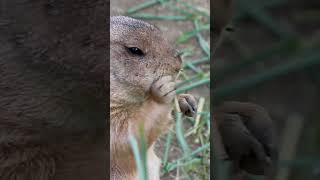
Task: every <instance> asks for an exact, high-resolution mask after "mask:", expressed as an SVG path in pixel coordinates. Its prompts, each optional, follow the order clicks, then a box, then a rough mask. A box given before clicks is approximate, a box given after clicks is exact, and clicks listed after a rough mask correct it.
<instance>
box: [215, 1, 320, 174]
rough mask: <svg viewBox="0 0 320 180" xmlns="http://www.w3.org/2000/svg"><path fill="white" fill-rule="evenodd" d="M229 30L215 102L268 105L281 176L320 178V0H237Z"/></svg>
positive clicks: (220, 50)
mask: <svg viewBox="0 0 320 180" xmlns="http://www.w3.org/2000/svg"><path fill="white" fill-rule="evenodd" d="M227 30H228V31H226V32H225V33H224V41H223V43H222V44H221V46H220V47H219V48H218V49H217V52H216V53H217V54H216V55H215V57H216V58H215V59H214V62H213V64H214V68H213V69H214V71H213V72H212V74H213V79H212V81H213V84H214V87H213V91H214V92H213V97H212V98H213V99H214V100H213V102H214V104H213V106H215V105H217V104H219V103H221V102H223V101H225V100H238V101H248V102H253V103H256V104H259V105H262V106H263V107H265V108H266V109H267V110H268V111H269V113H270V115H271V117H272V119H273V120H274V122H275V126H276V128H277V133H278V137H279V139H278V144H279V159H280V161H279V164H278V171H277V175H276V177H275V180H319V179H320V1H319V0H290V1H289V0H268V1H265V0H236V2H235V12H234V18H233V21H232V22H231V23H230V25H229V26H228V27H227ZM246 179H263V178H262V177H248V178H246Z"/></svg>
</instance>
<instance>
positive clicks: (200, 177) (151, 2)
mask: <svg viewBox="0 0 320 180" xmlns="http://www.w3.org/2000/svg"><path fill="white" fill-rule="evenodd" d="M110 11H111V12H110V14H111V16H115V15H125V16H130V17H134V18H136V19H141V20H144V21H147V22H149V23H151V24H153V25H156V26H157V27H158V28H159V29H160V30H161V31H162V32H163V36H164V37H165V38H167V39H168V40H169V42H171V43H172V46H173V47H174V48H176V49H177V50H178V51H179V52H180V53H181V57H182V60H183V69H182V71H181V72H180V74H179V76H178V79H177V84H176V86H177V93H178V94H179V93H189V94H192V95H194V96H195V97H196V99H197V101H198V113H197V115H196V116H195V117H194V118H188V117H184V116H182V117H181V116H180V115H179V114H178V113H177V112H176V111H174V112H173V114H174V121H173V122H172V127H170V129H169V131H168V132H164V133H163V136H162V137H161V138H160V139H159V142H157V144H156V148H155V149H156V154H157V155H158V156H159V157H160V158H161V160H162V167H161V179H162V180H172V179H179V180H207V179H210V112H209V110H210V108H209V107H210V104H209V103H210V96H209V94H210V87H209V84H210V1H209V0H130V1H128V0H111V1H110ZM173 106H174V107H175V109H176V107H177V104H173Z"/></svg>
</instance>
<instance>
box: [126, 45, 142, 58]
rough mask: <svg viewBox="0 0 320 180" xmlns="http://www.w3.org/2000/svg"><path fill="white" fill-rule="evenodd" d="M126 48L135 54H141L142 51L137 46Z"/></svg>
mask: <svg viewBox="0 0 320 180" xmlns="http://www.w3.org/2000/svg"><path fill="white" fill-rule="evenodd" d="M128 50H129V52H130V53H131V54H134V55H137V56H143V55H144V53H143V52H142V50H141V49H139V48H137V47H128Z"/></svg>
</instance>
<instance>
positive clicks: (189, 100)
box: [178, 94, 197, 117]
mask: <svg viewBox="0 0 320 180" xmlns="http://www.w3.org/2000/svg"><path fill="white" fill-rule="evenodd" d="M178 102H179V106H180V109H181V112H182V113H183V114H184V115H186V116H189V117H193V116H195V114H196V112H197V101H196V99H195V98H194V96H193V95H191V94H179V95H178Z"/></svg>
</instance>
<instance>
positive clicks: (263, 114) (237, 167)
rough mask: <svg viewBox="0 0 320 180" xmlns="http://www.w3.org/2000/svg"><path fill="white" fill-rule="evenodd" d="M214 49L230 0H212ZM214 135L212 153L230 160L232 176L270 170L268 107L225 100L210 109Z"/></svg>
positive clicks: (227, 16) (273, 157)
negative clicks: (212, 116)
mask: <svg viewBox="0 0 320 180" xmlns="http://www.w3.org/2000/svg"><path fill="white" fill-rule="evenodd" d="M212 3H213V9H212V16H213V17H212V19H213V27H212V28H213V29H212V34H213V35H212V36H213V53H214V51H215V50H216V48H217V46H218V44H219V42H220V41H221V36H222V34H223V31H224V30H225V27H226V26H227V24H228V23H229V21H230V19H231V17H232V12H233V1H232V0H214V1H213V2H212ZM213 115H214V118H215V119H214V120H213V130H212V131H213V138H212V143H213V147H214V148H215V149H214V152H215V155H216V156H218V158H219V159H222V160H231V161H232V164H233V173H232V175H231V176H233V178H234V179H237V180H238V179H240V178H241V174H242V171H246V172H248V173H251V174H256V175H270V174H272V168H273V162H274V161H275V160H276V158H277V148H276V142H275V140H276V137H275V132H274V127H273V124H272V120H271V118H270V117H269V115H268V113H267V111H266V110H265V109H264V108H262V107H261V106H258V105H255V104H252V103H241V102H225V103H224V104H222V105H221V106H219V107H217V108H216V109H214V110H213Z"/></svg>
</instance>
